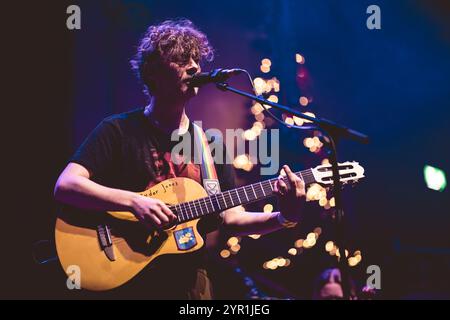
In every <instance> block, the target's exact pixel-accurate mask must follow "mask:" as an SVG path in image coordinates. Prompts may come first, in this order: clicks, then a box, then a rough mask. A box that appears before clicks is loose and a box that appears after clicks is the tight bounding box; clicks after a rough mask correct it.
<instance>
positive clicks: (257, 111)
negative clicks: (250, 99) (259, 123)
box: [251, 103, 264, 115]
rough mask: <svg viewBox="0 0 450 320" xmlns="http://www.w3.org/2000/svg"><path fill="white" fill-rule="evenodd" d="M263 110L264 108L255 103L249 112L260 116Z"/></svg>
mask: <svg viewBox="0 0 450 320" xmlns="http://www.w3.org/2000/svg"><path fill="white" fill-rule="evenodd" d="M263 110H264V108H263V107H262V105H260V104H259V103H255V104H254V105H253V106H252V108H251V111H252V113H253V114H254V115H258V114H260V113H261V112H263Z"/></svg>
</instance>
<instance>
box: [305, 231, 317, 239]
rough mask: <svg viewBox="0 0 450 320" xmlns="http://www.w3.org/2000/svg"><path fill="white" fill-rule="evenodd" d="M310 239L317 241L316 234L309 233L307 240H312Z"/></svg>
mask: <svg viewBox="0 0 450 320" xmlns="http://www.w3.org/2000/svg"><path fill="white" fill-rule="evenodd" d="M310 239H314V240H316V234H315V233H313V232H310V233H308V235H307V236H306V240H310Z"/></svg>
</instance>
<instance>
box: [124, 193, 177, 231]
mask: <svg viewBox="0 0 450 320" xmlns="http://www.w3.org/2000/svg"><path fill="white" fill-rule="evenodd" d="M131 207H132V212H133V214H134V215H135V216H136V218H137V219H138V220H139V221H140V222H142V223H143V224H144V225H145V226H146V227H148V228H151V229H152V228H154V227H157V228H161V227H164V226H167V225H169V224H170V223H172V222H174V221H175V220H176V219H177V216H176V215H175V214H174V213H173V212H172V211H171V210H170V209H169V207H168V206H167V205H166V204H165V203H164V202H162V201H161V200H158V199H154V198H149V197H145V196H141V195H137V196H136V197H135V198H134V199H133V200H132V205H131Z"/></svg>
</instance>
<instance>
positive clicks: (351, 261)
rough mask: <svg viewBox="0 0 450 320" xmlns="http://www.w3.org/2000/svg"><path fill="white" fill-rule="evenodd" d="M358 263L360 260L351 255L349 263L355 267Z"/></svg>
mask: <svg viewBox="0 0 450 320" xmlns="http://www.w3.org/2000/svg"><path fill="white" fill-rule="evenodd" d="M357 264H358V261H356V259H355V258H354V257H350V258H348V265H349V266H350V267H354V266H356V265H357Z"/></svg>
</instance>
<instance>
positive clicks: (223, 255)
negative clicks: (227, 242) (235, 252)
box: [220, 249, 231, 259]
mask: <svg viewBox="0 0 450 320" xmlns="http://www.w3.org/2000/svg"><path fill="white" fill-rule="evenodd" d="M230 254H231V253H230V251H229V250H227V249H224V250H222V251H220V256H221V257H222V258H224V259H226V258H228V257H229V256H230Z"/></svg>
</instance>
